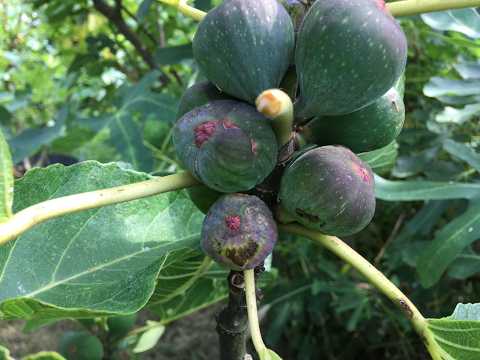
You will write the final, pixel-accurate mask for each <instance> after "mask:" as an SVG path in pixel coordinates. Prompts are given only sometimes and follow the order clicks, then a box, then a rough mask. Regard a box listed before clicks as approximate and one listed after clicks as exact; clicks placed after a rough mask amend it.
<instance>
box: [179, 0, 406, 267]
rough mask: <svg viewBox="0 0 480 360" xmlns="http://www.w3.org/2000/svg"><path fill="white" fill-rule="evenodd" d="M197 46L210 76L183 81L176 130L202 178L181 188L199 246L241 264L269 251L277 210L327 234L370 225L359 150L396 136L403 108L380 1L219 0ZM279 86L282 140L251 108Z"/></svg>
mask: <svg viewBox="0 0 480 360" xmlns="http://www.w3.org/2000/svg"><path fill="white" fill-rule="evenodd" d="M193 51H194V57H195V60H196V62H197V64H198V66H199V68H200V70H201V72H202V74H203V75H204V76H205V77H206V78H207V79H208V81H205V82H200V83H197V84H195V85H193V86H192V87H190V88H189V89H187V90H186V92H185V94H184V96H183V97H182V100H181V102H180V106H179V114H178V120H177V122H176V125H175V128H174V133H173V139H174V144H175V149H176V153H177V156H178V158H179V160H180V161H181V163H182V164H183V166H184V167H185V168H186V169H188V170H189V171H190V172H191V173H192V174H193V176H194V177H195V178H196V179H198V180H199V181H200V182H201V183H202V184H203V185H201V186H197V187H194V188H191V189H190V190H189V192H190V196H191V198H192V200H193V201H194V202H195V204H196V205H197V206H198V207H199V208H200V209H201V210H202V211H203V212H205V213H206V217H205V220H204V223H203V228H202V240H201V245H202V248H203V250H204V251H205V252H206V254H207V255H209V256H210V257H212V258H213V259H215V260H216V261H217V262H219V263H220V264H222V265H225V266H227V267H228V268H230V269H232V270H237V271H243V270H248V269H253V268H255V267H257V266H259V265H261V264H262V263H263V261H264V260H265V258H266V257H267V256H268V255H269V254H270V253H271V252H272V250H273V247H274V245H275V243H276V241H277V237H278V233H277V231H278V230H277V221H285V220H286V219H288V221H291V222H297V223H300V224H302V225H304V226H305V227H307V228H309V229H313V230H316V231H320V232H322V233H324V234H328V235H333V236H347V235H352V234H354V233H356V232H358V231H360V230H362V229H363V228H364V227H365V226H367V225H368V223H369V222H370V221H371V220H372V217H373V215H374V212H375V194H374V177H373V173H372V170H371V169H370V168H369V166H368V165H367V164H365V163H364V162H363V161H362V160H361V159H360V158H359V157H358V156H357V155H356V154H358V153H362V152H368V151H372V150H375V149H379V148H381V147H384V146H386V145H388V144H389V143H391V142H392V141H394V140H395V138H396V137H397V136H398V134H399V133H400V131H401V129H402V126H403V122H404V119H405V108H404V104H403V100H402V99H403V89H402V77H403V73H404V70H405V64H406V57H407V42H406V38H405V35H404V33H403V32H402V29H401V28H400V26H399V25H398V24H397V22H396V21H395V19H394V18H393V17H392V16H391V14H390V13H389V12H388V10H387V9H386V7H385V3H384V1H383V0H317V1H314V2H310V4H309V5H304V2H299V1H291V0H288V1H287V0H285V1H279V0H225V1H224V2H223V3H222V4H221V5H219V6H217V7H216V8H214V9H213V10H211V11H210V12H209V13H208V14H207V15H206V17H205V18H204V19H203V20H202V22H201V23H200V25H199V28H198V30H197V32H196V35H195V37H194V41H193ZM275 88H280V89H283V90H285V92H286V93H288V94H289V95H290V98H291V99H292V102H293V103H294V126H293V127H292V139H296V140H293V141H292V142H291V143H289V144H287V145H286V146H282V145H283V144H281V143H280V144H279V142H278V134H276V133H275V131H274V129H273V127H272V121H274V120H272V119H269V118H267V117H266V116H265V115H263V114H262V113H261V112H259V111H258V110H257V108H256V107H255V100H256V99H257V97H258V96H259V94H261V93H262V92H264V91H265V90H268V89H275ZM298 139H303V141H298ZM292 144H294V146H293V145H292ZM300 144H303V146H300ZM307 144H310V145H309V146H307ZM313 145H315V146H313ZM292 146H293V148H294V151H292V152H291V154H290V155H289V156H288V157H287V160H285V156H279V154H281V153H282V151H283V152H284V151H285V148H288V149H292ZM272 194H273V196H272ZM274 214H282V216H281V218H282V219H283V220H280V219H279V218H280V217H279V216H276V215H275V216H274Z"/></svg>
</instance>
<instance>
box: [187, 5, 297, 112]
mask: <svg viewBox="0 0 480 360" xmlns="http://www.w3.org/2000/svg"><path fill="white" fill-rule="evenodd" d="M294 48H295V31H294V27H293V23H292V20H291V18H290V16H289V14H288V13H287V11H286V10H285V8H284V7H283V6H282V5H281V4H280V3H279V2H278V1H277V0H225V1H224V2H222V3H221V4H220V5H218V6H217V7H215V8H214V9H213V10H211V11H209V12H208V14H207V15H206V16H205V18H204V19H203V20H202V22H201V23H200V25H199V26H198V29H197V32H196V34H195V37H194V39H193V55H194V58H195V60H196V62H197V63H198V65H199V67H200V70H201V71H202V73H203V74H204V75H205V76H206V77H207V78H208V80H210V81H211V82H213V83H214V84H215V85H217V86H218V87H219V88H220V89H221V90H222V91H224V92H226V93H227V94H229V95H231V96H233V97H235V98H238V99H241V100H244V101H247V102H249V103H251V104H254V103H255V99H256V98H257V96H258V95H260V94H261V93H262V92H263V91H264V90H268V89H273V88H277V87H278V86H279V84H280V82H281V80H282V78H283V77H284V75H285V73H286V71H287V69H288V67H289V65H290V63H291V60H292V58H293V54H294Z"/></svg>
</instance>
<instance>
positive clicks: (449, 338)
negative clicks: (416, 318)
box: [427, 304, 480, 360]
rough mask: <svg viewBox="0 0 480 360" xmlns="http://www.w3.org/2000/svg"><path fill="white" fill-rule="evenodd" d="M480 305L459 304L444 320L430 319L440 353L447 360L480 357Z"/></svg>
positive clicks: (466, 359) (465, 359)
mask: <svg viewBox="0 0 480 360" xmlns="http://www.w3.org/2000/svg"><path fill="white" fill-rule="evenodd" d="M479 305H480V304H458V305H457V308H456V309H455V312H454V313H453V314H452V315H451V316H449V317H446V318H443V319H428V321H427V326H428V330H429V331H431V332H432V333H433V337H434V339H435V341H436V343H437V346H438V349H439V352H440V353H441V355H442V357H443V358H444V359H446V360H477V359H478V358H479V356H480V317H479V315H480V311H479Z"/></svg>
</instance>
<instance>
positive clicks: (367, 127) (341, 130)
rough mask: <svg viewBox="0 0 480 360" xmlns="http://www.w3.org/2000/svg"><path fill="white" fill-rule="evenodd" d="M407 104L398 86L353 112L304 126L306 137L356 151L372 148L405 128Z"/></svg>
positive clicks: (365, 150) (392, 139) (383, 143)
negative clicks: (397, 88)
mask: <svg viewBox="0 0 480 360" xmlns="http://www.w3.org/2000/svg"><path fill="white" fill-rule="evenodd" d="M404 121H405V105H404V103H403V100H402V98H401V96H400V94H399V93H398V91H397V90H396V89H395V88H392V89H390V90H389V91H388V92H387V93H386V94H385V95H383V96H382V97H381V98H379V99H378V100H376V101H375V102H373V103H372V104H370V105H368V106H365V107H364V108H362V109H360V110H357V111H355V112H353V113H350V114H346V115H339V116H325V117H320V118H316V119H314V120H312V121H311V122H310V123H308V124H307V125H306V126H304V127H303V134H304V136H305V138H306V139H307V140H308V141H309V142H311V143H314V144H317V145H342V146H345V147H347V148H349V149H351V150H352V151H354V152H356V153H361V152H367V151H373V150H376V149H380V148H382V147H384V146H387V145H388V144H390V143H391V142H392V141H394V140H395V139H396V138H397V136H398V135H400V132H401V131H402V128H403V123H404Z"/></svg>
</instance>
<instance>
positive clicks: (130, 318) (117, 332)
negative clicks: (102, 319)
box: [107, 314, 137, 338]
mask: <svg viewBox="0 0 480 360" xmlns="http://www.w3.org/2000/svg"><path fill="white" fill-rule="evenodd" d="M136 321H137V314H131V315H123V316H112V317H109V318H108V319H107V324H108V330H109V332H110V334H111V335H112V336H113V337H115V338H121V337H124V336H125V335H127V334H128V332H129V331H130V330H132V328H133V327H134V326H135V322H136Z"/></svg>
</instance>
